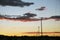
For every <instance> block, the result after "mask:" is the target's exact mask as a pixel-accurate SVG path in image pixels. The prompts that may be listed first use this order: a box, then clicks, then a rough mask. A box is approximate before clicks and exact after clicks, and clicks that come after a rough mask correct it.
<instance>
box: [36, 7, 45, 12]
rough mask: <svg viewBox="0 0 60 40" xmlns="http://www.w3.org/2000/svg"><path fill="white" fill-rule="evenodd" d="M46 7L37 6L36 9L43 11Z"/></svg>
mask: <svg viewBox="0 0 60 40" xmlns="http://www.w3.org/2000/svg"><path fill="white" fill-rule="evenodd" d="M45 8H46V7H40V8H37V9H36V10H39V11H43V10H45Z"/></svg>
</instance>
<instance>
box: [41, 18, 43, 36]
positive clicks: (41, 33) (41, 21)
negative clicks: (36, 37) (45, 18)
mask: <svg viewBox="0 0 60 40" xmlns="http://www.w3.org/2000/svg"><path fill="white" fill-rule="evenodd" d="M42 35H43V31H42V18H41V36H42Z"/></svg>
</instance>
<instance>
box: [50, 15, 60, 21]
mask: <svg viewBox="0 0 60 40" xmlns="http://www.w3.org/2000/svg"><path fill="white" fill-rule="evenodd" d="M50 18H51V19H55V20H56V21H60V16H51V17H50Z"/></svg>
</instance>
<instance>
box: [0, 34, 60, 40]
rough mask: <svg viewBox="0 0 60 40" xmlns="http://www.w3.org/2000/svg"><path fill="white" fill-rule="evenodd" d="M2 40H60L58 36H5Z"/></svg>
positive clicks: (0, 37) (1, 37)
mask: <svg viewBox="0 0 60 40" xmlns="http://www.w3.org/2000/svg"><path fill="white" fill-rule="evenodd" d="M0 40H60V37H58V36H4V35H0Z"/></svg>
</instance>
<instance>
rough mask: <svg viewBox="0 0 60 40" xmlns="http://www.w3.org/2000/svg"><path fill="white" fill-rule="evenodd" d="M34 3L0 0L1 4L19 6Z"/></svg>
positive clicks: (19, 0) (18, 0)
mask: <svg viewBox="0 0 60 40" xmlns="http://www.w3.org/2000/svg"><path fill="white" fill-rule="evenodd" d="M32 4H34V3H32V2H31V3H30V2H24V1H21V0H0V5H2V6H20V7H24V6H30V5H32Z"/></svg>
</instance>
